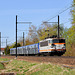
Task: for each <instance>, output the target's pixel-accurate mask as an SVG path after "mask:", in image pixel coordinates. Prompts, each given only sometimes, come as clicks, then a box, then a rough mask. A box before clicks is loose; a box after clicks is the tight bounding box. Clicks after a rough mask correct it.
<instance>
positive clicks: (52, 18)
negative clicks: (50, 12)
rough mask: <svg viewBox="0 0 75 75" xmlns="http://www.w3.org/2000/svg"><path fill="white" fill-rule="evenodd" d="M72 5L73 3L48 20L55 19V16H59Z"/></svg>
mask: <svg viewBox="0 0 75 75" xmlns="http://www.w3.org/2000/svg"><path fill="white" fill-rule="evenodd" d="M71 7H72V5H71V6H69V7H67V8H66V9H64V10H63V11H61V12H59V13H58V14H57V15H55V16H53V17H52V18H50V19H48V20H47V21H50V20H51V19H53V18H55V17H57V16H58V15H59V14H62V13H63V12H65V11H67V10H68V9H70V8H71Z"/></svg>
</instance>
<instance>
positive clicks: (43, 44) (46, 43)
mask: <svg viewBox="0 0 75 75" xmlns="http://www.w3.org/2000/svg"><path fill="white" fill-rule="evenodd" d="M43 46H48V41H44V42H40V47H43Z"/></svg>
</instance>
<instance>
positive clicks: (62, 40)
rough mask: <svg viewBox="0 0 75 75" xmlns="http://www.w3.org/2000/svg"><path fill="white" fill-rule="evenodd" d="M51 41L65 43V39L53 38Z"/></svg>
mask: <svg viewBox="0 0 75 75" xmlns="http://www.w3.org/2000/svg"><path fill="white" fill-rule="evenodd" d="M53 43H65V39H54V40H53Z"/></svg>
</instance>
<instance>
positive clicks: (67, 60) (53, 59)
mask: <svg viewBox="0 0 75 75" xmlns="http://www.w3.org/2000/svg"><path fill="white" fill-rule="evenodd" d="M1 58H9V59H14V58H15V56H1ZM17 60H25V61H29V62H43V63H48V62H49V63H53V64H59V65H69V66H71V67H75V57H69V56H67V57H66V56H60V57H59V56H18V57H17Z"/></svg>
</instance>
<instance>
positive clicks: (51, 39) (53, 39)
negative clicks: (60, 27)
mask: <svg viewBox="0 0 75 75" xmlns="http://www.w3.org/2000/svg"><path fill="white" fill-rule="evenodd" d="M54 39H65V38H47V39H44V40H41V41H40V42H42V41H47V40H54Z"/></svg>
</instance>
